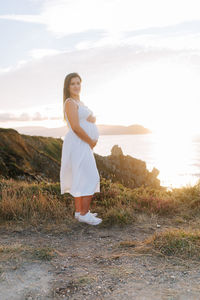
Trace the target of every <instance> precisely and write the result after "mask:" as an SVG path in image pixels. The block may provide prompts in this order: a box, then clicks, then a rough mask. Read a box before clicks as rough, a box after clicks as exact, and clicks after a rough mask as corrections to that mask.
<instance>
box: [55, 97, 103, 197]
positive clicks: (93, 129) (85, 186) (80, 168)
mask: <svg viewBox="0 0 200 300" xmlns="http://www.w3.org/2000/svg"><path fill="white" fill-rule="evenodd" d="M72 100H73V101H74V102H75V103H76V104H77V105H78V117H79V124H80V126H81V127H82V128H83V129H84V130H85V131H86V133H87V134H88V135H89V136H90V137H91V138H92V139H95V140H98V138H99V131H98V128H97V126H96V124H95V123H92V122H89V121H87V120H86V119H87V118H88V116H89V115H90V114H92V113H93V112H92V110H90V109H89V108H88V107H87V106H86V105H85V104H84V103H83V102H81V101H76V100H74V99H72ZM67 101H69V98H68V99H66V100H65V102H64V105H63V109H64V112H65V118H66V121H67V124H68V126H69V131H68V132H67V134H66V135H65V137H64V141H63V145H62V155H61V168H60V190H61V194H64V193H70V194H71V195H72V196H73V197H80V196H87V195H93V194H94V193H96V192H100V176H99V172H98V169H97V165H96V160H95V157H94V153H93V149H91V147H90V145H89V144H88V143H86V142H85V141H83V140H82V139H81V138H80V137H79V136H78V135H77V134H76V133H75V132H74V131H73V130H72V128H71V125H70V122H69V120H68V118H67V114H66V111H65V104H66V102H67Z"/></svg>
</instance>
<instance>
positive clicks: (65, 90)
mask: <svg viewBox="0 0 200 300" xmlns="http://www.w3.org/2000/svg"><path fill="white" fill-rule="evenodd" d="M74 77H79V79H80V81H82V79H81V76H80V75H79V74H78V73H76V72H74V73H69V74H68V75H66V77H65V80H64V87H63V118H64V119H63V121H65V122H66V119H65V110H64V103H65V100H66V99H67V98H69V97H70V92H69V85H70V82H71V79H72V78H74Z"/></svg>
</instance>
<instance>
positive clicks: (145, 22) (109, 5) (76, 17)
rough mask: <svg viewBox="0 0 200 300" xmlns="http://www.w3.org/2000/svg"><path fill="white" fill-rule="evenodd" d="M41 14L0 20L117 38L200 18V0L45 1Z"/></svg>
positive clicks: (55, 31) (61, 33)
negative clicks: (134, 32) (103, 32)
mask: <svg viewBox="0 0 200 300" xmlns="http://www.w3.org/2000/svg"><path fill="white" fill-rule="evenodd" d="M41 4H42V6H41V12H40V14H38V15H36V14H34V15H31V14H23V15H14V14H7V15H1V16H0V18H1V19H9V20H17V21H23V22H32V23H40V24H44V25H45V26H46V28H47V30H48V31H50V32H52V33H53V34H55V35H56V36H57V37H63V36H66V35H70V34H73V33H79V32H86V31H88V30H104V31H105V33H109V34H110V35H113V34H114V35H115V34H117V33H120V32H129V31H132V30H140V29H145V28H148V27H162V26H168V25H172V24H178V23H181V22H185V21H191V20H198V19H199V1H198V0H191V1H188V0H168V1H165V2H164V1H160V0H151V1H149V0H138V1H132V0H123V1H122V0H84V1H82V0H68V1H66V0H46V1H43V2H42V3H41Z"/></svg>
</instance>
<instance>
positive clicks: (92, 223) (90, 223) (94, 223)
mask: <svg viewBox="0 0 200 300" xmlns="http://www.w3.org/2000/svg"><path fill="white" fill-rule="evenodd" d="M78 221H79V222H82V223H86V224H89V225H98V224H100V223H101V222H102V220H99V221H97V222H86V221H84V220H80V219H78Z"/></svg>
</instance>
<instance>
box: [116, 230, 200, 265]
mask: <svg viewBox="0 0 200 300" xmlns="http://www.w3.org/2000/svg"><path fill="white" fill-rule="evenodd" d="M129 244H130V245H131V244H132V245H133V247H136V248H135V249H136V251H139V252H154V253H157V254H160V255H164V256H173V257H178V258H182V259H192V260H198V261H199V260H200V230H199V229H197V230H191V229H187V230H183V229H176V228H170V229H167V230H164V231H163V232H156V233H154V234H153V235H151V236H150V237H148V238H147V239H145V240H144V241H142V242H135V241H133V242H132V243H131V241H129ZM129 244H128V243H127V242H126V243H125V245H123V244H122V243H121V244H120V245H121V247H127V245H129Z"/></svg>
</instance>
